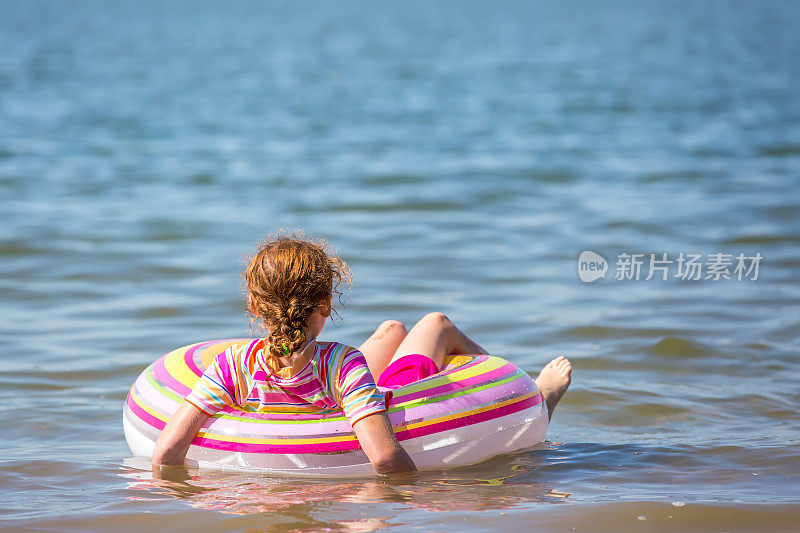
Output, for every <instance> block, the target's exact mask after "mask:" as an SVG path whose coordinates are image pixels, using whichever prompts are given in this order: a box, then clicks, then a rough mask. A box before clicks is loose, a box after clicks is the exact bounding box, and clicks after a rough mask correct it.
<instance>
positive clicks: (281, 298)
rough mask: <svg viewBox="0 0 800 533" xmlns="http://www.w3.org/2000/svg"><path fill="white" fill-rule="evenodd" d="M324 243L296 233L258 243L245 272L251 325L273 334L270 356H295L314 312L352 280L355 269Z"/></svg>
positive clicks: (272, 237)
mask: <svg viewBox="0 0 800 533" xmlns="http://www.w3.org/2000/svg"><path fill="white" fill-rule="evenodd" d="M327 248H328V245H327V243H326V242H325V241H324V240H322V239H311V238H308V237H306V236H304V235H302V234H297V233H293V234H291V235H289V236H287V235H280V234H279V235H276V236H271V237H268V238H267V239H266V240H264V241H263V242H261V243H260V244H259V245H258V248H257V251H256V253H255V254H254V255H253V256H252V258H251V259H250V261H249V264H248V265H247V268H246V269H245V272H244V281H245V297H246V299H247V307H248V309H249V311H250V315H251V318H250V325H251V326H253V325H255V323H256V322H258V321H259V320H261V321H262V323H263V325H264V327H265V328H266V329H267V330H268V331H269V336H268V337H267V346H268V354H267V356H268V358H269V359H273V358H275V359H274V360H273V361H271V363H272V364H274V362H275V361H277V358H278V357H281V356H290V355H291V354H293V353H294V352H295V351H297V350H298V349H300V348H301V347H302V346H303V345H304V344H305V342H306V340H307V339H306V329H307V326H308V323H307V322H308V319H309V317H310V316H311V314H312V313H313V312H314V311H315V310H316V309H317V308H319V307H320V306H321V305H325V304H326V303H327V302H328V301H329V300H330V299H331V297H332V296H333V294H334V293H335V294H337V295H339V296H340V297H341V294H342V293H341V292H340V291H339V285H340V284H341V283H342V282H345V283H346V284H349V283H350V281H351V275H350V268H349V267H348V265H347V263H345V262H344V261H343V260H342V259H341V258H339V257H336V256H335V255H332V254H329V253H328V252H327Z"/></svg>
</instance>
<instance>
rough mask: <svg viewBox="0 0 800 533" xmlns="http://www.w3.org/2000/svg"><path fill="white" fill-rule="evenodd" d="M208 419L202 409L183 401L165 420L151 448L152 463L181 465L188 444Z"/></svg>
mask: <svg viewBox="0 0 800 533" xmlns="http://www.w3.org/2000/svg"><path fill="white" fill-rule="evenodd" d="M206 420H208V415H207V414H205V413H204V412H203V411H201V410H200V409H198V408H197V407H195V406H194V405H192V404H190V403H189V402H184V403H183V405H181V406H180V407H179V408H178V410H177V411H175V414H174V415H172V418H170V419H169V422H167V425H166V427H164V431H162V432H161V435H160V436H159V437H158V440H157V441H156V446H155V449H154V450H153V464H154V465H170V466H171V465H183V460H184V459H185V458H186V452H187V451H188V450H189V445H190V444H191V443H192V441H193V440H194V438H195V437H196V436H197V432H198V431H200V428H201V427H203V424H205V423H206Z"/></svg>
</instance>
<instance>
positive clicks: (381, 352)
mask: <svg viewBox="0 0 800 533" xmlns="http://www.w3.org/2000/svg"><path fill="white" fill-rule="evenodd" d="M406 335H408V330H407V329H406V327H405V325H403V323H402V322H399V321H397V320H387V321H385V322H383V323H382V324H381V325H380V326H378V328H377V329H376V330H375V333H373V334H372V336H371V337H370V338H368V339H367V340H366V341H364V344H362V345H361V346H359V347H358V349H359V350H360V351H361V353H363V354H364V357H365V358H366V360H367V366H368V367H369V371H370V372H371V373H372V375H373V377H374V378H375V380H376V381H377V380H378V378H379V377H380V376H381V374H382V373H383V371H384V370H386V367H387V366H389V361H391V359H392V356H394V353H395V352H396V351H397V348H398V346H400V343H401V342H403V339H405V338H406Z"/></svg>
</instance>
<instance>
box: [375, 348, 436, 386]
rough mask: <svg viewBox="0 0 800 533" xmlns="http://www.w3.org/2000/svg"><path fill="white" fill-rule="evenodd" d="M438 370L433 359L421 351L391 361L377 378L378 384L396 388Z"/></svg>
mask: <svg viewBox="0 0 800 533" xmlns="http://www.w3.org/2000/svg"><path fill="white" fill-rule="evenodd" d="M437 372H439V367H437V366H436V363H434V362H433V359H431V358H430V357H428V356H427V355H422V354H421V353H412V354H408V355H404V356H403V357H401V358H400V359H397V360H396V361H393V362H392V363H390V364H389V366H387V367H386V370H384V371H383V373H382V374H381V377H379V378H378V383H377V384H378V386H379V387H386V388H387V389H396V388H398V387H402V386H403V385H408V384H409V383H413V382H415V381H419V380H421V379H422V378H427V377H428V376H432V375H433V374H436V373H437Z"/></svg>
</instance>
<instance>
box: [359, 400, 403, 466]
mask: <svg viewBox="0 0 800 533" xmlns="http://www.w3.org/2000/svg"><path fill="white" fill-rule="evenodd" d="M353 430H355V432H356V437H357V438H358V442H359V444H361V449H362V450H364V453H366V454H367V457H368V458H369V462H370V463H372V467H373V468H374V469H375V472H377V473H378V474H381V475H389V474H401V473H405V472H414V471H415V470H416V469H417V467H416V466H415V465H414V461H412V460H411V457H409V455H408V453H407V452H406V451H405V450H404V449H403V447H402V446H400V443H399V442H397V438H396V437H395V436H394V430H393V429H392V424H391V422H389V417H388V416H387V415H386V412H385V411H381V412H379V413H373V414H371V415H367V416H365V417H364V418H362V419H361V420H359V421H357V422H356V423H355V424H353Z"/></svg>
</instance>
